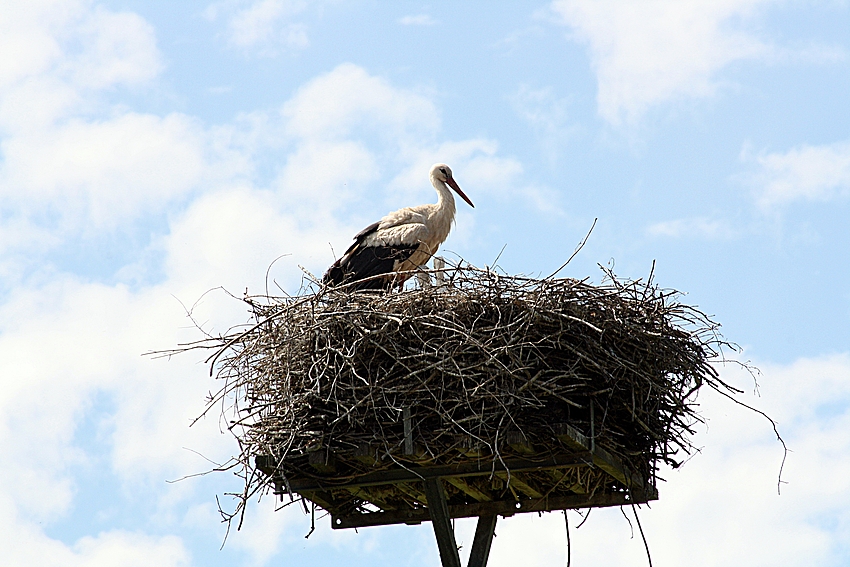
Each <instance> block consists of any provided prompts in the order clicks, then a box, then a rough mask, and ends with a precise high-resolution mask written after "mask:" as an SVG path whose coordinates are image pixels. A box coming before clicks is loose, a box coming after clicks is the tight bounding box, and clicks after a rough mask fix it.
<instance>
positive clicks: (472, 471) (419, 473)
mask: <svg viewBox="0 0 850 567" xmlns="http://www.w3.org/2000/svg"><path fill="white" fill-rule="evenodd" d="M590 458H591V456H590V453H588V452H582V453H571V454H562V455H556V456H554V457H546V458H541V459H540V460H536V459H535V460H532V459H521V458H514V459H504V461H502V460H497V461H495V462H494V461H491V460H489V459H487V460H483V459H482V460H480V461H477V462H472V463H460V464H457V465H438V466H411V467H407V468H393V469H389V470H386V471H379V472H374V473H366V474H364V475H361V476H358V477H354V478H350V479H347V480H345V481H343V482H339V481H336V480H335V479H333V478H298V479H289V486H290V488H291V489H292V491H293V492H301V491H303V490H328V489H332V488H345V487H348V486H370V485H378V484H395V483H397V482H416V481H422V480H424V479H426V478H436V477H449V476H454V477H464V476H480V475H490V474H491V473H492V472H493V471H496V472H499V471H504V470H510V471H511V473H513V472H522V471H532V470H534V471H536V470H548V469H557V468H561V467H565V466H578V465H583V464H586V463H588V462H590ZM506 467H507V468H506Z"/></svg>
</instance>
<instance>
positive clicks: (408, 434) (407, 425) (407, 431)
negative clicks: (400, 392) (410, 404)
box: [401, 408, 414, 455]
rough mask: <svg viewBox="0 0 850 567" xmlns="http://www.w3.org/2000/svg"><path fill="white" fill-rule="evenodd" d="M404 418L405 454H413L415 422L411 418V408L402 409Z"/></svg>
mask: <svg viewBox="0 0 850 567" xmlns="http://www.w3.org/2000/svg"><path fill="white" fill-rule="evenodd" d="M401 415H402V420H404V454H405V455H412V454H413V451H414V447H413V422H412V421H411V419H410V408H404V409H403V410H401Z"/></svg>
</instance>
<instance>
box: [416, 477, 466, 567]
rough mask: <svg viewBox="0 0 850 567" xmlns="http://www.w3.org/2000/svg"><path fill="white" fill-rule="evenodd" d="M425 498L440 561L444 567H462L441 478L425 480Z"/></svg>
mask: <svg viewBox="0 0 850 567" xmlns="http://www.w3.org/2000/svg"><path fill="white" fill-rule="evenodd" d="M424 484H425V497H426V498H427V499H428V509H427V512H428V515H429V516H430V517H431V524H432V525H433V526H434V535H435V536H437V548H438V549H439V550H440V560H441V561H442V562H443V567H460V555H459V554H458V551H457V543H456V542H455V532H454V530H453V529H452V520H451V518H450V517H449V506H448V503H447V502H446V492H445V490H444V489H443V483H442V481H441V480H440V479H439V478H429V479H427V480H425V482H424Z"/></svg>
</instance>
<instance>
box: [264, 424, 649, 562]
mask: <svg viewBox="0 0 850 567" xmlns="http://www.w3.org/2000/svg"><path fill="white" fill-rule="evenodd" d="M553 431H555V435H554V438H553V439H552V443H551V444H548V445H547V446H546V447H542V446H532V445H530V444H528V443H527V442H525V440H524V437H523V436H522V435H519V434H517V435H515V436H513V438H510V437H509V438H508V439H507V440H506V445H505V447H506V450H505V451H502V452H501V455H500V457H496V458H494V456H493V455H485V454H481V453H480V452H477V450H476V449H475V448H474V447H470V448H468V449H467V450H466V451H465V452H464V453H465V454H463V455H461V456H460V457H457V456H456V458H455V461H456V462H452V463H449V464H441V463H439V462H434V461H433V460H431V459H428V458H426V457H425V456H424V455H423V454H421V452H419V453H418V452H417V450H416V447H415V444H414V443H413V442H412V441H411V442H406V443H405V447H404V448H403V449H402V451H400V453H401V454H399V455H392V454H389V453H386V452H385V453H384V454H383V455H381V453H380V451H379V450H378V449H376V448H374V447H369V446H366V447H361V448H359V449H358V450H356V451H352V452H349V453H348V454H345V453H334V452H330V451H328V450H325V449H321V448H318V449H317V450H315V451H313V452H311V453H308V454H307V455H301V456H297V457H290V458H288V459H287V460H286V461H284V462H283V463H281V466H280V467H278V466H276V464H275V462H274V458H273V457H257V459H256V466H257V468H258V469H259V470H260V471H262V472H263V473H264V474H266V475H268V476H269V477H270V478H271V480H272V481H273V482H274V485H275V492H276V493H277V494H280V495H281V496H283V495H286V494H298V495H300V496H303V497H304V498H305V499H307V500H309V501H311V502H313V503H315V504H316V505H317V506H318V507H320V508H323V509H324V510H327V511H328V512H329V513H330V515H331V519H332V526H333V528H334V529H345V528H361V527H367V526H384V525H390V524H419V523H421V522H427V521H431V522H433V523H434V531H435V534H436V536H437V542H438V545H439V547H440V554H441V557H442V558H443V564H444V565H445V566H450V567H455V566H457V567H459V565H460V563H459V560H457V562H455V558H456V556H457V548H456V546H455V544H454V534H453V533H451V519H453V518H470V517H478V518H479V526H478V528H479V529H478V531H479V532H480V533H478V532H476V539H475V541H476V542H478V545H477V547H476V546H475V545H474V546H473V548H474V549H473V552H475V553H474V556H475V557H477V558H478V559H476V561H477V562H475V563H473V561H472V560H471V561H470V566H472V567H483V565H485V564H486V561H487V555H488V554H489V546H490V541H491V540H492V534H493V530H494V529H495V525H496V518H497V517H498V516H503V517H507V516H512V515H514V514H518V513H524V512H546V511H553V510H566V509H576V508H595V507H605V506H622V505H629V504H641V503H645V502H648V501H651V500H656V499H657V498H658V492H657V491H656V489H655V486H653V484H652V483H651V482H649V480H648V479H645V478H643V477H642V476H641V475H639V474H637V473H635V472H633V471H630V470H629V468H628V467H627V466H626V465H625V464H624V463H623V462H622V461H621V460H620V459H619V458H617V457H616V456H614V455H612V454H610V453H609V452H608V451H606V450H605V449H603V448H601V447H598V446H596V445H595V443H594V442H593V440H592V439H590V438H588V437H586V436H585V435H583V434H582V433H581V432H579V431H577V430H575V429H574V428H572V427H571V426H570V425H568V424H557V425H556V426H553ZM538 445H539V443H538ZM447 530H448V531H447ZM452 550H454V551H452ZM476 554H477V555H476Z"/></svg>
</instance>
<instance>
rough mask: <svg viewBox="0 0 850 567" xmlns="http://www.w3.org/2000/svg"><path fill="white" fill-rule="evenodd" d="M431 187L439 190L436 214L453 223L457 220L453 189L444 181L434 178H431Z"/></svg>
mask: <svg viewBox="0 0 850 567" xmlns="http://www.w3.org/2000/svg"><path fill="white" fill-rule="evenodd" d="M431 185H433V186H434V189H436V190H437V207H436V210H435V211H434V214H435V215H436V216H441V217H447V218H448V219H449V222H450V223H451V221H452V220H454V218H455V198H454V196H453V195H452V190H451V188H449V186H448V185H446V183H445V182H444V181H440V180H439V179H436V178H434V177H432V178H431Z"/></svg>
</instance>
